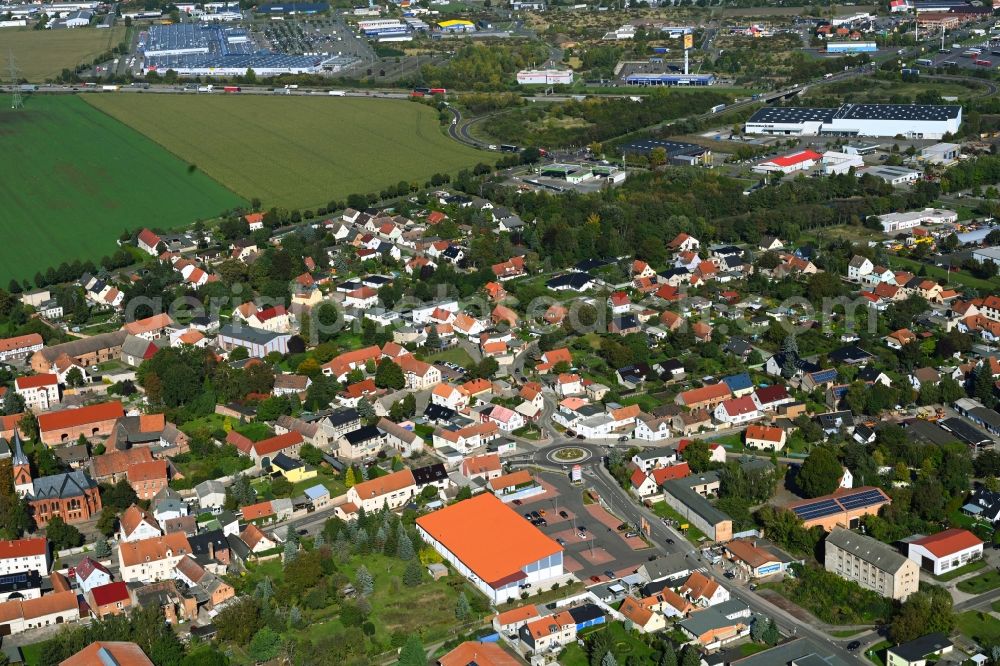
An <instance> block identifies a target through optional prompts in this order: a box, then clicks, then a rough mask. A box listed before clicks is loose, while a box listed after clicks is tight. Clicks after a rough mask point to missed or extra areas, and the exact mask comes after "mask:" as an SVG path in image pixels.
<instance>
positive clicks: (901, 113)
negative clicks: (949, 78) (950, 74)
mask: <svg viewBox="0 0 1000 666" xmlns="http://www.w3.org/2000/svg"><path fill="white" fill-rule="evenodd" d="M961 124H962V107H961V106H957V105H929V104H845V105H843V106H841V107H840V108H817V107H767V108H763V109H759V110H758V111H757V112H756V113H754V114H753V115H752V116H750V119H749V120H747V122H746V132H747V134H777V135H783V136H820V135H823V136H848V137H850V136H896V135H902V136H904V137H906V138H910V139H940V138H942V137H943V136H944V135H945V134H954V133H956V132H958V128H959V126H960V125H961Z"/></svg>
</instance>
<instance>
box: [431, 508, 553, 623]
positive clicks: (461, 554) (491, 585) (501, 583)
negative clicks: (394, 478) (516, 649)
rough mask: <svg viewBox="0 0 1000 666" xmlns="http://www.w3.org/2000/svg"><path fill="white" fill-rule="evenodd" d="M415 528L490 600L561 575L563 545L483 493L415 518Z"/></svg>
mask: <svg viewBox="0 0 1000 666" xmlns="http://www.w3.org/2000/svg"><path fill="white" fill-rule="evenodd" d="M417 532H418V533H419V534H420V536H421V538H422V539H423V540H424V541H426V542H427V543H428V544H430V545H431V547H432V548H434V550H436V551H437V552H438V553H439V554H440V555H441V556H442V557H443V558H445V559H446V560H447V561H448V562H449V563H451V565H452V566H454V567H455V569H456V570H457V571H458V572H459V573H460V574H462V575H463V576H465V577H466V578H468V579H469V581H470V582H471V583H472V584H473V585H475V586H476V587H477V588H479V590H481V591H482V592H483V594H485V595H486V596H487V597H489V598H490V600H491V601H492V602H493V603H496V604H501V603H504V602H506V601H509V600H511V599H516V598H519V597H520V594H521V586H522V585H527V584H529V583H530V584H533V585H535V586H536V587H540V586H541V585H544V583H545V582H546V581H551V580H554V579H557V578H560V577H561V576H563V573H564V572H563V549H562V547H561V546H560V545H559V544H557V543H556V542H555V541H553V540H552V539H550V538H549V537H547V536H546V535H545V534H543V533H542V532H541V531H540V530H539V529H538V528H537V527H535V526H534V525H532V524H531V523H529V522H528V521H526V520H525V519H524V518H523V517H522V516H521V515H520V514H518V513H517V512H516V511H514V510H513V509H511V508H510V507H508V506H507V505H506V504H504V503H503V502H501V501H500V500H499V499H497V498H496V497H494V496H493V495H491V494H489V493H484V494H482V495H479V496H477V497H473V498H472V499H468V500H464V501H462V502H459V503H457V504H453V505H451V506H449V507H446V508H443V509H440V510H438V511H435V512H434V513H430V514H427V515H425V516H421V517H420V518H417Z"/></svg>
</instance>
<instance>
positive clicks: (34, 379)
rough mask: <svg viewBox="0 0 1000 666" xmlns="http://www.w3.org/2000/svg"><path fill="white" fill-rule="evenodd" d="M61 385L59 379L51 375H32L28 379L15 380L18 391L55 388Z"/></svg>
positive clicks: (19, 378)
mask: <svg viewBox="0 0 1000 666" xmlns="http://www.w3.org/2000/svg"><path fill="white" fill-rule="evenodd" d="M58 383H59V378H58V377H56V376H55V375H51V374H43V375H30V376H28V377H18V378H17V379H15V380H14V386H15V387H16V388H17V389H18V390H21V389H32V388H39V387H42V386H53V385H55V384H58Z"/></svg>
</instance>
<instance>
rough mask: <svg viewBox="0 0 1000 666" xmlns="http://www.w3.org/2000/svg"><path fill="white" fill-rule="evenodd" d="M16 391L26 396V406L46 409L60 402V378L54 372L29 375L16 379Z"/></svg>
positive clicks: (36, 409)
mask: <svg viewBox="0 0 1000 666" xmlns="http://www.w3.org/2000/svg"><path fill="white" fill-rule="evenodd" d="M14 392H15V393H17V394H18V395H19V396H21V397H22V398H24V406H25V407H27V408H28V409H31V410H33V411H46V410H49V409H52V408H54V407H55V406H56V405H58V404H59V378H58V377H56V375H53V374H48V373H46V374H41V375H27V376H24V377H18V378H16V379H15V380H14Z"/></svg>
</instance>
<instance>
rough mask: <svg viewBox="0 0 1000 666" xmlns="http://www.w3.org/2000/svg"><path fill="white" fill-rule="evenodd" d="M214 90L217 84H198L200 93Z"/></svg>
mask: <svg viewBox="0 0 1000 666" xmlns="http://www.w3.org/2000/svg"><path fill="white" fill-rule="evenodd" d="M213 90H215V86H213V85H212V84H209V85H207V86H198V92H200V93H203V92H206V93H210V92H212V91H213Z"/></svg>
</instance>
